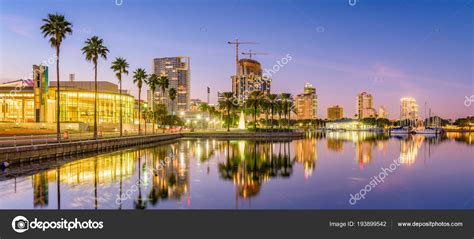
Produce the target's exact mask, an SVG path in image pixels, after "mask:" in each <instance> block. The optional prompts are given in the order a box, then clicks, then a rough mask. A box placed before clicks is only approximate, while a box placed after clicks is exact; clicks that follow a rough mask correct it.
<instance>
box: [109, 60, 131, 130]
mask: <svg viewBox="0 0 474 239" xmlns="http://www.w3.org/2000/svg"><path fill="white" fill-rule="evenodd" d="M128 67H129V65H128V62H127V60H125V59H124V58H121V57H117V58H115V60H114V61H113V62H112V66H111V67H110V69H112V70H113V71H114V72H115V76H116V77H117V80H118V82H119V85H120V90H119V97H120V137H122V131H123V130H122V129H123V115H122V108H123V106H122V74H125V75H128Z"/></svg>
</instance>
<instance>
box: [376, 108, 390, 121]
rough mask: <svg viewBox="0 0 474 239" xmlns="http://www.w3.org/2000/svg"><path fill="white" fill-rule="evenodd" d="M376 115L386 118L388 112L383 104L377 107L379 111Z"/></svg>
mask: <svg viewBox="0 0 474 239" xmlns="http://www.w3.org/2000/svg"><path fill="white" fill-rule="evenodd" d="M377 117H379V118H384V119H388V112H387V110H386V109H385V107H384V106H380V107H379V112H378V113H377Z"/></svg>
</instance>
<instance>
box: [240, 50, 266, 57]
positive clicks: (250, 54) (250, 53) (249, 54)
mask: <svg viewBox="0 0 474 239" xmlns="http://www.w3.org/2000/svg"><path fill="white" fill-rule="evenodd" d="M242 55H248V56H249V58H250V59H252V56H255V55H268V53H263V52H252V50H249V51H248V52H242Z"/></svg>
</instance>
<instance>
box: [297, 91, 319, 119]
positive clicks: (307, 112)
mask: <svg viewBox="0 0 474 239" xmlns="http://www.w3.org/2000/svg"><path fill="white" fill-rule="evenodd" d="M317 100H318V96H317V94H316V88H314V87H313V85H311V84H310V83H306V84H305V86H304V93H302V94H298V95H296V97H295V106H296V111H297V115H296V117H297V119H298V120H305V119H316V118H317V107H318V101H317Z"/></svg>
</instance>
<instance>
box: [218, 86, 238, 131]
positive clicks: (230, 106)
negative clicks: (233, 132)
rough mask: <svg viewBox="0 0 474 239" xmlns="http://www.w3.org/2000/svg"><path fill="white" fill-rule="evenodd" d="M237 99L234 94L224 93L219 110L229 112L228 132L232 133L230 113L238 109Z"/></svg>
mask: <svg viewBox="0 0 474 239" xmlns="http://www.w3.org/2000/svg"><path fill="white" fill-rule="evenodd" d="M236 102H237V99H236V98H235V97H234V93H232V92H224V93H222V99H221V100H220V101H219V108H221V109H223V110H225V111H226V112H227V132H229V131H230V112H231V111H232V110H234V109H235V108H237V105H236Z"/></svg>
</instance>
